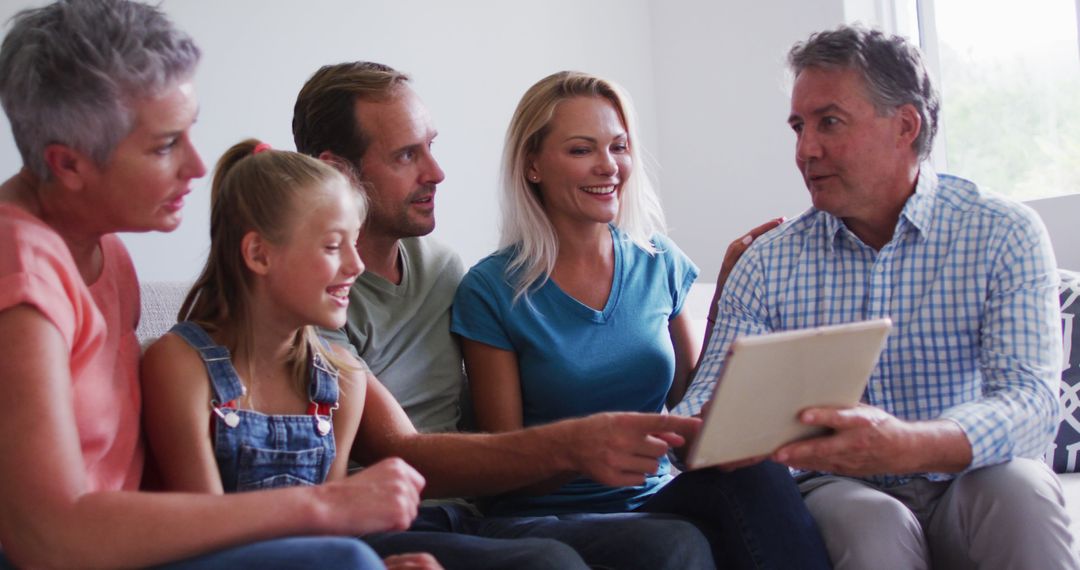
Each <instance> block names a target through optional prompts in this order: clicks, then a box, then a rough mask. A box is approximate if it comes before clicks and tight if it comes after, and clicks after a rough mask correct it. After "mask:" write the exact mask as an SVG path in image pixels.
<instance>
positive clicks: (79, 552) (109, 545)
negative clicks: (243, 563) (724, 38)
mask: <svg viewBox="0 0 1080 570" xmlns="http://www.w3.org/2000/svg"><path fill="white" fill-rule="evenodd" d="M315 494H316V493H315V492H313V491H311V490H308V489H300V488H297V489H288V490H283V491H276V492H274V493H273V496H272V497H271V496H269V495H268V494H267V493H240V494H235V495H229V496H226V497H221V496H214V495H201V494H187V493H184V494H181V493H141V492H102V493H89V494H86V495H83V496H82V497H79V498H78V499H75V500H73V501H70V502H68V503H66V504H59V503H54V504H51V505H38V506H37V508H36V509H35V510H36V512H35V513H34V514H28V516H26V517H13V520H18V521H19V522H18V524H6V525H5V527H6V528H5V531H6V532H5V533H4V538H3V545H4V552H5V554H6V555H7V556H8V557H9V558H10V559H11V561H12V562H13V563H14V564H16V565H17V566H20V567H22V566H25V567H64V568H69V567H76V566H80V567H144V566H149V565H153V564H159V563H162V562H167V561H170V560H177V559H182V558H187V557H190V556H194V555H197V554H201V553H206V552H211V551H214V550H218V549H221V548H225V547H228V546H232V545H237V544H244V543H248V542H254V541H257V540H265V539H270V538H276V537H281V536H289V535H300V534H313V533H319V532H331V531H332V530H333V529H332V526H333V525H332V524H330V523H331V521H330V517H329V516H328V513H329V511H328V510H327V508H326V502H325V501H324V500H321V499H317V498H316V497H315ZM229 513H233V514H237V513H242V514H243V516H229V515H228V514H229Z"/></svg>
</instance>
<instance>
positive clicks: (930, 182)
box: [822, 162, 938, 251]
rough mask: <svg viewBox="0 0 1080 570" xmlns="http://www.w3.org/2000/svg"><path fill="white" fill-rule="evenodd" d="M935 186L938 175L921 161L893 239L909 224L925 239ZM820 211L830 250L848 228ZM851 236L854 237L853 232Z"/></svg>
mask: <svg viewBox="0 0 1080 570" xmlns="http://www.w3.org/2000/svg"><path fill="white" fill-rule="evenodd" d="M937 186H938V177H937V174H936V173H935V172H934V169H933V167H932V166H931V165H930V163H929V162H923V163H922V164H920V165H919V177H918V180H917V181H916V182H915V193H914V194H912V196H911V197H910V198H908V201H907V203H905V204H904V209H903V210H901V211H900V220H899V221H897V223H896V230H895V233H894V234H893V239H896V236H898V235H900V233H901V232H903V231H904V230H905V226H906V225H910V226H911V228H912V229H914V230H915V231H916V232H917V233H918V238H919V239H926V234H927V232H928V231H929V229H930V225H931V222H932V221H933V215H934V197H935V196H936V195H937ZM822 213H823V214H825V235H826V236H827V237H828V238H829V239H828V243H829V249H830V251H831V250H833V249H834V248H835V247H836V245H835V244H836V240H837V239H838V237H839V235H840V232H841V231H844V232H847V233H850V230H848V229H847V227H845V226H844V222H842V221H840V218H837V217H836V216H834V215H832V214H829V213H827V212H822ZM851 237H852V238H853V239H856V238H855V235H854V234H852V235H851Z"/></svg>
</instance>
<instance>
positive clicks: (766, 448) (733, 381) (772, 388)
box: [686, 319, 892, 469]
mask: <svg viewBox="0 0 1080 570" xmlns="http://www.w3.org/2000/svg"><path fill="white" fill-rule="evenodd" d="M891 327H892V321H890V320H889V319H877V320H871V321H860V322H855V323H848V324H843V325H833V326H825V327H816V328H811V329H802V330H795V331H784V332H779V333H772V334H765V335H759V336H748V337H741V338H738V339H736V340H735V342H733V343H732V345H731V349H730V352H729V354H728V357H727V358H726V359H725V363H724V371H723V373H722V375H721V378H720V380H719V384H718V385H717V387H716V390H715V392H714V393H713V399H712V405H711V407H710V409H709V410H708V412H707V413H706V414H705V418H704V420H705V421H704V425H703V426H702V429H701V433H700V434H699V435H698V438H697V439H696V440H695V442H694V445H693V447H691V449H690V454H689V456H688V458H687V462H686V464H687V465H688V466H689V467H690V468H693V469H697V468H700V467H708V466H711V465H717V464H721V463H729V462H732V461H737V460H740V459H746V458H749V457H757V456H760V455H767V454H770V453H772V452H773V451H775V450H776V449H777V448H779V447H780V446H782V445H784V444H786V443H789V442H791V441H795V440H798V439H803V438H807V437H813V436H815V435H819V434H820V433H822V432H823V431H824V430H822V429H821V428H815V427H811V426H806V425H803V424H801V423H799V421H798V419H797V415H798V413H799V412H800V411H801V410H804V409H806V408H810V407H820V406H826V407H832V406H836V407H849V406H853V405H855V404H856V403H858V401H859V398H860V397H861V396H862V393H863V390H865V389H866V382H867V380H869V378H870V373H871V372H873V370H874V366H875V365H876V364H877V359H878V356H879V355H880V354H881V350H882V348H884V346H885V338H886V337H887V336H888V333H889V329H890V328H891Z"/></svg>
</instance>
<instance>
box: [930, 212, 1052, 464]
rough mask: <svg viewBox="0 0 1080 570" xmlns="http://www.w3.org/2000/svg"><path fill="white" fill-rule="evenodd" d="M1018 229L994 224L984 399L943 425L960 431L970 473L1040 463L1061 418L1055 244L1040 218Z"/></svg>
mask: <svg viewBox="0 0 1080 570" xmlns="http://www.w3.org/2000/svg"><path fill="white" fill-rule="evenodd" d="M1021 214H1022V217H1020V219H1018V220H1016V222H1017V223H1013V224H996V225H995V228H994V229H995V230H996V231H995V234H997V235H994V236H993V237H992V238H991V240H990V241H991V245H992V246H996V248H997V249H998V251H999V253H998V255H997V256H996V258H995V259H994V260H993V266H992V268H991V270H990V271H991V273H990V279H989V291H988V293H987V299H986V302H985V304H984V306H983V308H982V314H981V320H980V323H981V324H980V328H979V341H980V342H979V361H978V367H979V370H980V371H981V372H982V396H981V397H980V398H977V399H975V400H972V401H970V402H967V403H964V404H961V405H958V406H956V407H953V408H951V409H948V410H946V411H945V412H944V413H943V414H942V415H941V418H943V419H947V420H950V421H953V422H955V423H957V424H959V426H960V427H961V428H962V429H963V431H964V433H965V434H966V435H967V438H968V440H969V441H970V444H971V447H972V450H971V453H972V461H971V464H970V466H969V468H971V469H975V468H978V467H984V466H987V465H994V464H997V463H1002V462H1004V461H1008V460H1010V459H1012V458H1014V457H1032V458H1034V457H1039V456H1040V455H1041V454H1042V453H1043V452H1044V451H1045V450H1046V446H1047V445H1048V444H1049V442H1050V441H1051V440H1052V439H1053V437H1054V434H1055V433H1056V431H1057V425H1058V421H1059V419H1060V414H1061V404H1060V401H1059V400H1058V385H1059V383H1060V379H1061V361H1062V355H1061V351H1062V342H1061V313H1060V308H1059V302H1058V284H1059V276H1058V273H1057V266H1056V264H1055V261H1054V253H1053V249H1052V248H1051V246H1050V238H1049V236H1048V235H1047V234H1046V229H1045V228H1044V227H1043V225H1042V222H1041V221H1040V220H1039V219H1038V216H1037V215H1036V214H1035V213H1034V212H1032V211H1030V210H1026V209H1024V210H1022V211H1021Z"/></svg>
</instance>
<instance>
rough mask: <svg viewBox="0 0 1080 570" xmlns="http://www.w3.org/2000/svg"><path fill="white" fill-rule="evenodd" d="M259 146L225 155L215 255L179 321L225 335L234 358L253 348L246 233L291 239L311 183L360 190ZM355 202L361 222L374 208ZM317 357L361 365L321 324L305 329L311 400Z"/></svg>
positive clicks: (302, 338) (296, 353) (296, 355)
mask: <svg viewBox="0 0 1080 570" xmlns="http://www.w3.org/2000/svg"><path fill="white" fill-rule="evenodd" d="M258 145H259V141H257V140H253V139H248V140H245V141H243V142H240V143H237V144H235V145H233V146H232V148H230V149H229V150H227V151H225V154H224V155H222V157H221V159H220V160H218V163H217V166H216V167H215V169H214V179H213V182H212V183H211V190H210V253H209V255H208V256H207V259H206V266H205V267H203V270H202V273H201V274H200V275H199V278H198V279H197V280H196V281H195V284H194V285H193V286H192V287H191V291H190V292H189V293H188V295H187V298H186V299H184V303H183V305H181V307H180V313H179V314H178V315H177V320H180V321H184V320H190V321H193V322H195V323H198V324H199V325H200V326H202V327H203V328H204V329H206V330H207V332H218V333H220V334H221V338H219V340H220V341H221V342H222V343H223V345H224V346H225V347H226V348H228V349H229V351H230V352H232V354H233V355H234V356H235V355H236V353H237V349H240V348H242V349H244V350H245V351H246V352H247V354H249V355H250V353H251V349H252V346H251V339H252V332H253V331H252V324H251V306H250V302H251V292H252V291H251V287H252V278H253V277H252V273H251V272H250V271H249V270H248V268H247V265H246V264H245V262H244V258H243V255H242V251H241V250H242V241H243V239H244V236H245V235H247V234H248V232H253V231H254V232H257V233H259V234H260V235H261V236H262V237H263V238H264V239H266V240H267V241H269V242H270V243H275V244H281V243H284V242H286V241H288V239H289V237H290V234H291V232H292V229H293V226H294V225H295V223H294V222H295V218H296V216H297V211H298V209H299V208H298V206H300V205H301V204H303V203H304V201H305V200H308V199H309V197H308V196H305V193H307V192H310V191H311V188H313V187H318V186H323V185H326V184H335V183H336V184H342V185H344V186H345V187H347V188H350V189H355V187H354V186H353V185H352V184H350V183H349V181H348V179H347V178H346V177H345V175H344V174H342V173H340V172H338V171H337V170H336V169H335V168H333V167H332V166H330V165H328V164H325V163H323V162H322V161H319V160H317V159H314V158H311V157H308V156H304V155H302V154H299V153H296V152H288V151H278V150H260V152H259V153H257V154H255V153H253V151H254V150H255V147H256V146H258ZM354 191H355V190H354ZM356 200H357V206H358V208H359V210H360V212H359V213H360V219H361V220H362V219H364V215H365V213H366V209H367V208H366V201H365V200H364V197H363V195H362V194H360V193H359V191H356ZM313 354H318V355H319V356H321V357H322V358H323V359H324V360H325V361H327V362H329V363H330V364H331V365H332V366H333V367H335V368H338V369H345V370H352V369H353V368H354V367H353V366H351V365H349V363H348V362H346V361H343V360H342V359H341V358H338V357H337V356H335V355H334V353H333V352H332V351H330V350H329V349H328V348H326V347H325V346H324V345H323V343H322V341H321V340H320V339H319V335H318V333H317V332H316V330H315V327H313V326H310V325H308V326H305V327H303V328H301V329H300V331H299V332H298V333H297V336H296V338H295V339H294V340H293V347H292V352H291V353H290V354H289V364H290V366H291V368H292V376H293V380H294V381H295V386H296V388H297V389H298V390H299V391H300V393H301V395H303V396H304V397H307V391H306V387H307V373H308V368H307V367H308V360H309V359H310V358H311V357H312V355H313ZM247 372H248V373H249V374H250V373H251V370H248V371H247Z"/></svg>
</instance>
